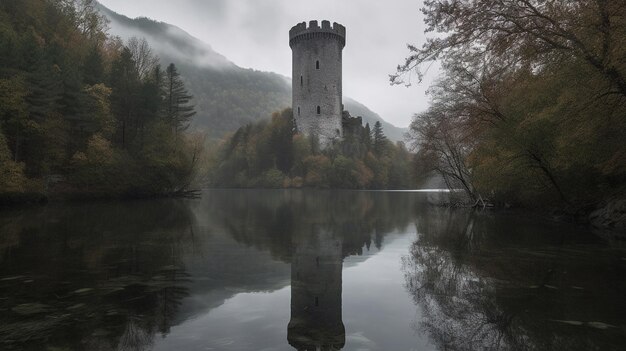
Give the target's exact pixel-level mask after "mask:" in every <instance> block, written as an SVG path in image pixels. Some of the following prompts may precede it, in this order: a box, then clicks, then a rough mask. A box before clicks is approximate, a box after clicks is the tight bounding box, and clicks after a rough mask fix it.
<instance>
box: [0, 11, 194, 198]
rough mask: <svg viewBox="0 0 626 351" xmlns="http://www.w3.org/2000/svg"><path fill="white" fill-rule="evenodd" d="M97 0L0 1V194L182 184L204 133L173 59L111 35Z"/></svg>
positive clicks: (110, 192) (123, 190) (123, 192)
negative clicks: (191, 131) (192, 127)
mask: <svg viewBox="0 0 626 351" xmlns="http://www.w3.org/2000/svg"><path fill="white" fill-rule="evenodd" d="M94 6H95V1H93V0H3V1H2V2H0V163H1V166H0V194H20V193H28V192H33V193H55V192H60V193H64V194H74V195H77V194H81V196H84V195H89V196H151V195H163V194H172V193H177V192H181V191H184V190H185V189H186V188H187V187H188V186H189V184H190V182H191V181H192V178H193V174H194V168H195V164H196V162H197V159H198V153H199V152H200V149H201V144H202V142H201V140H199V139H197V138H192V137H190V136H189V135H187V134H185V133H183V132H184V131H185V129H186V128H187V126H188V124H189V122H190V119H191V118H192V116H193V115H194V113H195V112H194V107H193V106H192V105H191V104H190V101H191V98H192V97H191V96H190V95H189V94H188V93H187V91H186V89H185V86H184V84H183V81H182V79H181V77H180V74H179V73H178V72H177V69H176V66H175V65H174V64H170V65H169V66H168V67H167V68H166V69H162V68H161V66H160V65H159V60H158V58H157V57H156V56H155V55H154V54H153V53H152V50H151V49H150V47H149V46H148V44H147V43H146V42H145V40H137V39H131V40H130V41H128V42H127V43H123V42H122V41H121V40H120V39H119V38H112V37H109V36H107V33H106V30H107V22H106V19H105V18H103V17H102V16H101V15H100V14H99V13H98V12H97V11H96V9H95V7H94Z"/></svg>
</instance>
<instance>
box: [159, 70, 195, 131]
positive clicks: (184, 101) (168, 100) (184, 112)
mask: <svg viewBox="0 0 626 351" xmlns="http://www.w3.org/2000/svg"><path fill="white" fill-rule="evenodd" d="M165 89H166V90H165V118H166V121H167V123H168V124H169V125H170V126H171V127H172V129H173V131H174V133H178V132H179V131H183V130H185V129H187V128H188V127H189V121H190V120H191V117H193V116H194V115H195V114H196V111H195V106H194V105H191V104H190V102H191V99H192V98H193V96H191V95H190V94H189V92H187V89H185V84H184V83H183V80H182V79H181V77H180V73H178V70H177V69H176V66H175V65H174V64H173V63H171V64H170V65H169V66H168V67H167V69H166V70H165Z"/></svg>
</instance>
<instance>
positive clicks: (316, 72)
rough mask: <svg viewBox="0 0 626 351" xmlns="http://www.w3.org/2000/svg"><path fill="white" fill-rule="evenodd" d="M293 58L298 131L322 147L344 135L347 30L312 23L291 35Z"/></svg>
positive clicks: (293, 94)
mask: <svg viewBox="0 0 626 351" xmlns="http://www.w3.org/2000/svg"><path fill="white" fill-rule="evenodd" d="M289 45H290V46H291V49H292V52H293V55H292V80H293V81H292V89H293V91H292V108H293V113H294V117H295V120H296V127H297V128H298V131H299V132H301V133H304V134H307V135H316V136H317V137H318V138H319V140H320V145H321V146H322V147H324V146H326V145H328V144H329V143H331V142H332V141H333V140H335V139H340V138H341V137H342V135H343V130H342V125H341V115H342V111H343V104H342V50H343V47H344V45H345V28H344V27H343V26H341V25H339V24H337V23H335V24H334V25H333V26H332V27H331V26H330V22H328V21H322V26H321V27H319V26H318V22H317V21H311V22H310V23H309V26H308V27H307V26H306V24H305V23H300V24H298V25H296V26H294V27H293V28H292V29H291V31H290V32H289Z"/></svg>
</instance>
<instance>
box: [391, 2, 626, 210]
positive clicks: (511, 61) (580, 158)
mask: <svg viewBox="0 0 626 351" xmlns="http://www.w3.org/2000/svg"><path fill="white" fill-rule="evenodd" d="M422 12H423V13H424V16H425V21H426V24H427V27H428V28H427V32H436V33H438V34H437V35H436V36H433V37H431V38H430V39H428V40H427V41H426V43H425V44H424V45H423V46H422V47H416V46H412V45H410V46H409V49H410V52H411V55H410V56H409V57H408V59H407V60H406V62H405V63H404V64H402V65H400V66H399V67H398V74H396V75H394V76H392V77H391V81H392V83H396V84H397V83H401V82H403V81H406V80H407V79H408V77H409V76H410V75H412V74H414V73H415V72H416V73H417V75H418V78H419V77H421V74H422V73H423V69H424V67H426V64H427V63H429V62H431V61H433V60H439V61H440V62H441V63H442V67H443V77H442V78H441V79H440V80H439V81H438V82H437V83H436V84H435V85H434V87H432V88H431V92H430V94H431V97H432V107H431V108H430V109H429V110H428V111H426V112H424V113H421V114H419V115H417V116H415V118H414V121H413V123H412V124H411V128H410V129H411V135H412V140H413V144H414V146H415V147H416V149H417V150H418V162H419V163H418V167H419V168H420V170H421V172H422V173H423V174H427V173H429V172H432V171H436V172H438V173H439V174H441V175H442V176H443V177H444V178H446V180H447V181H448V182H449V184H450V185H451V187H455V188H461V189H464V190H465V191H466V192H467V194H468V195H469V196H470V197H471V198H477V197H486V198H489V199H490V200H492V201H494V202H509V203H520V204H526V205H529V204H532V205H537V204H540V205H542V206H543V205H548V206H555V205H556V206H566V207H570V208H573V209H584V208H588V207H589V206H594V205H595V204H597V203H598V202H600V201H602V200H604V199H606V198H609V197H611V196H618V195H619V194H620V193H621V194H623V191H624V184H626V148H624V137H626V118H624V117H625V116H626V90H625V86H626V85H625V77H626V60H625V57H626V42H625V39H624V38H626V6H624V4H623V3H622V2H620V1H602V0H598V1H595V0H594V1H591V0H579V1H537V0H524V1H495V0H472V1H453V2H450V1H425V3H424V8H423V9H422Z"/></svg>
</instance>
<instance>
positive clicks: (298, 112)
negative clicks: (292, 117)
mask: <svg viewBox="0 0 626 351" xmlns="http://www.w3.org/2000/svg"><path fill="white" fill-rule="evenodd" d="M298 116H300V106H298Z"/></svg>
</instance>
